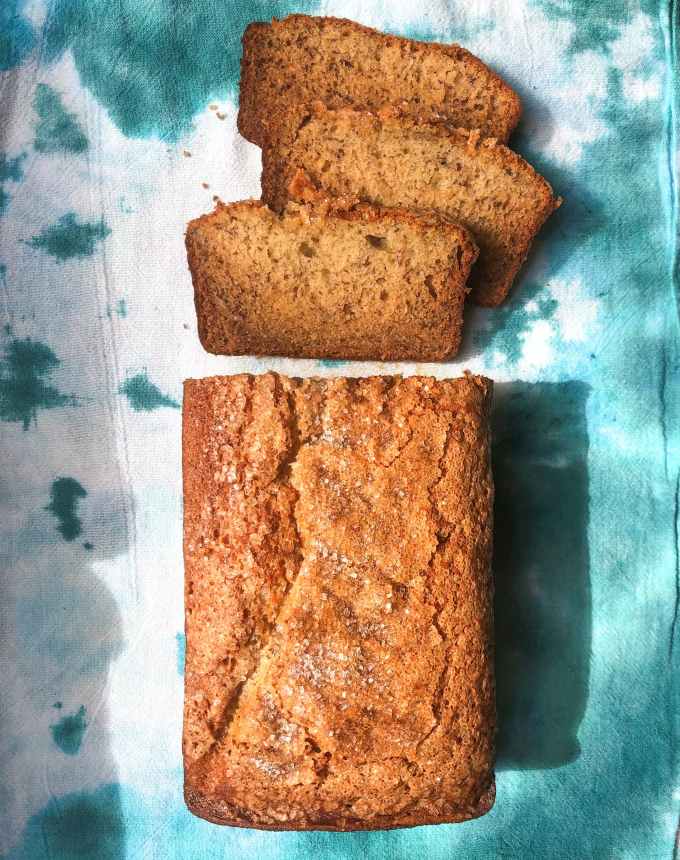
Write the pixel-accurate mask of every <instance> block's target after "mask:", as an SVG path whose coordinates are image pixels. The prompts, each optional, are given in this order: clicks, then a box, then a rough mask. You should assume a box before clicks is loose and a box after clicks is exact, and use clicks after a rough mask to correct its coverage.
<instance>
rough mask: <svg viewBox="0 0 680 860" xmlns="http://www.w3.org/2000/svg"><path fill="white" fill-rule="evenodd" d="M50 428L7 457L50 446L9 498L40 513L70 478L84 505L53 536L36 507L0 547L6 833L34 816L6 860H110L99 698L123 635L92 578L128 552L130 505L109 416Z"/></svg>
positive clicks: (114, 807)
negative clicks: (5, 615)
mask: <svg viewBox="0 0 680 860" xmlns="http://www.w3.org/2000/svg"><path fill="white" fill-rule="evenodd" d="M55 416H56V412H55ZM58 419H59V422H58V426H57V425H56V424H54V425H53V426H52V427H51V428H50V430H49V431H48V433H46V432H45V428H44V427H40V424H41V423H42V422H43V421H45V422H46V420H47V419H45V418H44V413H41V414H39V415H38V417H37V419H36V420H37V424H38V426H37V427H35V426H34V427H31V428H30V429H28V430H27V431H26V432H25V433H23V431H21V430H19V433H20V434H21V435H20V436H19V437H18V439H17V442H16V445H15V448H14V451H15V453H14V455H13V456H16V457H29V456H30V452H31V450H33V446H37V445H39V444H42V445H45V444H47V445H49V446H50V448H49V450H48V452H47V456H48V462H49V466H48V468H49V470H50V471H51V470H52V469H53V472H52V474H50V473H49V472H48V471H47V469H46V468H44V467H40V468H36V469H35V471H34V472H33V473H31V472H30V470H27V474H28V478H27V485H26V486H23V487H17V488H16V489H17V490H18V491H19V492H20V493H21V492H25V497H26V498H35V499H38V498H41V497H42V496H43V493H44V501H45V503H48V502H49V501H50V483H51V481H53V480H56V479H57V478H59V477H64V476H65V475H73V476H75V477H74V480H75V479H77V480H78V481H79V484H80V485H81V486H82V487H83V488H84V489H85V490H86V495H82V496H81V498H80V499H79V502H78V505H77V507H76V509H75V511H74V515H77V520H81V521H80V522H79V523H78V522H77V520H70V521H69V522H68V523H67V528H64V524H63V521H62V532H63V533H62V534H60V531H59V526H60V522H59V519H58V517H57V516H55V514H54V510H47V509H46V506H44V505H43V504H42V503H41V502H37V503H36V504H34V505H32V510H31V509H29V510H27V511H25V512H24V521H23V524H22V525H21V527H20V528H19V529H18V530H16V531H14V532H13V533H12V536H11V540H10V541H7V542H5V547H8V552H7V554H6V555H5V556H4V557H3V558H2V561H3V565H2V566H3V569H4V570H5V571H7V579H6V590H5V592H4V594H5V599H6V600H7V605H8V606H9V607H10V609H11V618H12V622H11V624H10V625H8V627H7V628H6V631H7V635H5V636H2V637H0V660H1V661H2V662H3V665H5V666H7V667H8V671H7V673H6V676H5V678H4V683H5V688H4V689H5V697H4V701H3V705H4V707H3V709H2V714H1V715H0V730H1V731H2V737H4V738H5V739H7V742H6V743H4V744H2V745H1V747H0V765H1V770H2V773H3V783H4V788H0V809H2V810H3V815H2V816H0V821H1V820H2V818H3V817H4V815H5V813H6V814H7V819H6V824H9V823H10V822H12V821H22V820H23V818H24V815H25V810H26V809H27V808H28V809H29V810H37V811H35V812H33V814H32V815H31V816H30V817H29V818H28V820H27V822H26V824H25V826H24V827H23V831H22V832H21V833H20V834H17V836H18V841H17V836H14V837H13V838H12V843H11V844H12V846H13V847H11V850H10V851H9V853H8V854H7V855H6V857H7V860H15V858H16V860H23V858H26V857H31V858H36V860H41V858H52V857H76V856H77V857H83V858H90V857H92V858H94V857H96V858H101V860H118V858H120V857H123V856H125V844H126V838H125V824H124V819H123V808H122V800H121V788H120V785H119V783H118V780H117V775H116V765H115V761H114V758H113V754H112V751H111V748H110V734H109V719H108V708H107V705H106V699H105V697H106V687H107V678H108V674H109V667H110V665H111V662H112V661H113V660H115V659H116V657H117V656H118V655H119V654H120V652H121V651H122V648H123V629H122V621H121V615H120V611H119V608H118V605H117V602H116V600H115V598H114V596H113V595H112V593H111V591H110V590H109V588H108V587H107V585H106V584H105V583H104V582H103V581H102V579H101V578H100V577H99V576H98V575H97V572H96V566H97V564H98V563H99V564H101V563H102V562H104V561H106V560H110V559H113V558H115V557H117V556H119V555H121V554H124V553H126V552H127V549H128V530H127V514H126V507H127V506H128V502H127V495H126V493H125V492H124V489H123V486H122V481H121V477H120V475H119V471H118V466H117V455H116V448H115V440H114V437H113V428H112V426H111V421H110V416H109V410H108V408H106V407H105V406H104V405H94V404H92V405H84V406H83V407H82V408H80V407H77V406H71V407H67V408H66V409H64V410H60V414H59V416H58ZM41 431H42V432H41ZM39 440H40V441H39ZM43 462H47V461H43ZM31 483H34V486H30V484H31ZM67 515H68V514H67ZM64 535H65V536H64ZM9 832H10V828H9V827H8V829H7V831H6V834H7V833H9ZM12 832H13V829H12Z"/></svg>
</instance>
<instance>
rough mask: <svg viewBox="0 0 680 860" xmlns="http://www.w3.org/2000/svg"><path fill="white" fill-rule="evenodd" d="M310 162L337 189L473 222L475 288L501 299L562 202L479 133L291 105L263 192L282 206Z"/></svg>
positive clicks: (488, 298)
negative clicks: (294, 179) (295, 179)
mask: <svg viewBox="0 0 680 860" xmlns="http://www.w3.org/2000/svg"><path fill="white" fill-rule="evenodd" d="M298 169H303V170H304V171H305V172H306V173H307V175H308V176H309V178H310V179H311V180H312V182H314V183H315V184H316V185H318V186H319V187H321V188H323V189H324V190H325V191H327V192H328V193H329V194H333V195H340V196H342V195H348V194H349V195H354V196H358V197H359V198H360V199H362V200H366V201H369V202H371V203H374V204H379V205H382V206H401V207H407V208H410V209H414V210H418V209H420V210H424V209H432V210H436V211H437V212H440V213H443V214H445V215H447V216H448V217H450V218H452V219H454V220H456V221H458V222H459V223H461V224H463V225H464V226H466V227H467V228H468V229H469V230H470V231H471V232H472V234H473V235H474V237H475V241H476V242H477V244H478V246H479V250H480V254H479V261H478V263H477V265H476V266H475V268H474V270H473V273H472V277H471V279H470V286H471V288H472V298H473V299H474V300H475V301H476V302H478V303H479V304H482V305H497V304H500V303H501V302H502V301H503V299H504V298H505V296H506V295H507V293H508V291H509V290H510V287H511V286H512V282H513V280H514V278H515V277H516V275H517V273H518V271H519V269H520V267H521V265H522V263H523V262H524V260H525V258H526V256H527V254H528V252H529V249H530V247H531V243H532V241H533V239H534V237H535V235H536V233H537V232H538V230H539V229H540V228H541V226H542V224H543V223H544V221H545V220H546V218H548V216H549V215H550V214H551V212H553V211H554V209H555V208H556V207H557V206H558V205H559V203H560V201H559V200H558V199H557V198H556V197H555V195H554V193H553V191H552V188H551V187H550V185H549V184H548V183H547V182H546V181H545V179H543V177H541V176H540V175H539V174H538V173H537V172H536V171H535V170H534V169H533V168H532V167H531V166H530V165H529V164H527V162H526V161H524V159H523V158H521V157H520V156H519V155H517V154H516V153H514V152H512V151H511V150H510V149H508V148H507V147H505V146H503V145H501V144H499V143H497V142H496V141H494V140H492V139H482V138H480V136H479V134H478V133H475V132H468V131H465V130H462V129H452V128H450V127H448V126H446V125H444V124H442V123H428V122H421V121H418V120H413V119H411V118H409V117H406V116H403V115H401V114H399V113H398V112H394V111H384V112H382V113H381V114H380V115H376V114H372V113H369V112H365V111H353V110H348V109H343V110H338V111H328V110H326V109H325V108H324V107H323V106H322V105H321V104H319V103H316V104H315V105H313V106H312V107H309V108H307V109H306V110H303V109H301V108H297V109H295V110H294V111H292V112H291V113H290V114H289V116H288V118H287V120H286V122H285V123H281V124H280V126H279V133H278V134H277V135H272V136H270V138H269V139H268V142H267V145H266V146H265V148H264V150H263V173H262V196H263V199H264V200H265V201H266V202H267V203H269V205H270V206H272V207H273V208H275V209H280V208H281V206H282V205H284V203H285V201H286V199H287V197H288V184H289V182H290V177H291V176H292V174H293V173H294V172H295V171H296V170H298Z"/></svg>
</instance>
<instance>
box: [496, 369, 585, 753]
mask: <svg viewBox="0 0 680 860" xmlns="http://www.w3.org/2000/svg"><path fill="white" fill-rule="evenodd" d="M588 392H589V388H588V386H587V385H586V384H584V383H581V382H563V383H536V384H528V383H521V382H520V383H508V384H499V385H497V386H496V388H495V407H494V419H493V433H494V441H493V465H494V479H495V484H496V504H495V535H494V575H495V582H496V599H495V619H496V620H495V626H496V684H497V704H498V726H499V731H498V740H497V743H498V762H497V768H498V769H499V770H515V769H519V770H523V769H532V768H551V767H559V766H560V765H563V764H567V763H568V762H570V761H573V760H574V759H575V758H577V757H578V755H579V753H580V747H579V742H578V729H579V725H580V723H581V720H582V719H583V715H584V713H585V708H586V702H587V699H588V677H589V660H590V648H591V626H592V621H591V593H590V577H589V554H588V535H587V529H588V470H587V455H588V434H587V429H586V414H585V407H586V402H587V398H588Z"/></svg>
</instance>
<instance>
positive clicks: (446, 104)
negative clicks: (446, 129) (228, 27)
mask: <svg viewBox="0 0 680 860" xmlns="http://www.w3.org/2000/svg"><path fill="white" fill-rule="evenodd" d="M315 98H318V99H320V100H321V101H323V102H324V103H325V104H326V105H327V106H328V107H331V108H337V107H357V108H362V109H363V108H366V109H370V110H375V109H378V108H381V107H383V106H384V105H386V104H402V105H403V106H404V107H405V109H406V110H407V111H408V112H409V113H410V114H413V115H417V116H424V117H428V118H432V117H437V116H441V117H444V118H445V119H446V120H448V121H450V122H451V123H453V125H456V126H461V127H463V128H477V129H481V131H482V133H483V134H485V135H487V136H490V137H497V138H498V139H499V140H503V141H505V140H507V139H508V137H509V136H510V133H511V132H512V130H513V129H514V127H515V126H516V125H517V122H518V121H519V117H520V113H521V102H520V99H519V96H518V95H517V94H516V93H515V92H514V91H513V90H512V89H511V88H510V87H509V86H508V85H507V84H506V83H505V81H503V80H502V78H500V77H499V76H498V75H497V74H496V73H495V72H493V71H491V69H489V68H488V67H487V66H485V65H484V63H483V62H482V61H481V60H479V59H477V57H475V56H473V55H472V54H470V53H469V52H468V51H466V50H464V49H463V48H461V47H459V46H458V45H442V44H438V43H435V42H416V41H413V40H412V39H403V38H400V37H398V36H390V35H387V34H385V33H380V32H378V31H377V30H373V29H371V28H370V27H364V26H362V25H361V24H357V23H355V22H354V21H348V20H346V19H342V18H315V17H310V16H308V15H290V16H289V17H288V18H284V19H283V20H281V21H279V20H276V19H274V20H273V21H272V22H271V24H265V23H261V22H255V23H252V24H250V25H249V26H248V27H247V28H246V31H245V33H244V35H243V55H242V59H241V89H240V110H239V115H238V128H239V131H240V132H241V134H242V135H243V136H244V137H245V138H247V139H248V140H250V141H252V142H253V143H257V144H258V145H260V146H262V144H263V143H264V141H265V139H266V137H267V134H268V131H269V129H270V128H271V126H272V123H275V122H276V120H277V117H278V116H279V114H280V113H281V112H282V111H283V112H285V109H286V108H287V107H290V106H291V105H294V104H297V103H303V104H304V103H308V102H309V101H311V99H315Z"/></svg>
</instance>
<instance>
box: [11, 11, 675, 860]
mask: <svg viewBox="0 0 680 860" xmlns="http://www.w3.org/2000/svg"><path fill="white" fill-rule="evenodd" d="M289 11H309V12H317V13H326V14H336V15H344V16H347V17H351V18H355V19H358V20H361V21H362V22H364V23H366V24H371V25H374V26H377V27H380V28H383V29H386V30H389V31H392V32H396V33H402V34H406V35H410V36H414V37H418V38H424V39H436V40H443V41H460V42H461V43H463V44H464V45H466V46H467V47H469V48H470V49H471V50H472V51H474V52H475V53H476V54H478V55H479V56H481V57H482V58H483V59H485V60H486V61H487V62H489V63H490V64H491V65H493V66H494V67H495V68H497V69H498V70H499V71H500V72H501V73H502V74H503V75H504V76H506V77H507V79H508V80H509V81H510V82H511V83H512V84H513V85H514V86H515V87H516V88H517V89H518V91H519V92H520V93H521V95H522V97H523V99H524V103H525V113H524V118H523V120H522V123H521V125H520V128H519V129H518V132H517V134H516V135H515V137H514V140H513V145H514V146H515V147H516V148H517V149H518V150H519V151H520V152H522V153H523V154H524V155H525V156H526V157H527V158H529V159H530V161H531V162H532V163H533V164H535V165H536V166H537V167H538V168H539V169H540V170H541V171H542V172H543V173H544V174H545V175H546V176H547V177H548V178H549V180H550V181H551V182H552V183H553V185H554V187H555V189H556V190H557V191H558V192H559V193H560V194H562V195H563V196H564V198H565V202H564V205H563V206H562V208H561V209H560V210H559V211H558V212H557V213H556V214H555V216H554V217H553V218H552V219H551V221H550V223H549V224H548V226H547V227H546V229H545V230H544V231H543V233H542V234H541V237H540V239H539V241H538V242H537V243H536V247H535V250H534V252H533V253H532V256H531V259H530V261H529V263H528V265H527V266H526V268H525V269H524V271H523V274H522V277H521V279H520V281H519V283H518V284H517V286H516V288H515V290H514V291H513V293H512V296H511V299H510V300H509V302H508V303H507V304H506V305H505V306H503V307H501V308H499V309H496V310H481V309H478V310H471V311H470V313H469V314H468V318H467V320H466V339H465V346H464V349H463V352H462V354H461V356H459V358H458V359H457V360H456V362H454V363H449V364H444V365H413V364H406V365H391V364H387V365H378V364H354V363H343V362H333V363H330V362H314V361H299V362H295V361H286V360H271V361H265V360H254V359H245V358H244V359H220V358H216V357H214V356H208V355H206V354H205V353H204V352H203V351H202V349H201V347H200V345H199V343H198V340H197V336H196V328H195V318H194V311H193V296H192V290H191V285H190V280H189V276H188V272H187V269H186V263H185V255H184V248H183V231H184V228H185V225H186V223H187V221H188V220H189V219H190V218H192V217H195V216H196V215H198V214H200V213H203V212H205V211H207V210H209V209H210V208H211V206H212V196H213V195H214V194H217V195H219V196H220V197H222V198H223V199H225V200H230V199H238V198H241V197H246V196H251V195H257V194H258V191H259V186H258V182H259V164H260V162H259V151H258V150H257V149H256V148H255V147H253V146H251V145H250V144H247V143H246V142H245V141H243V140H242V139H241V138H239V137H238V135H237V133H236V126H235V119H236V95H237V84H238V60H239V50H240V47H239V39H240V34H241V32H242V30H243V28H244V26H245V25H246V24H247V23H248V21H250V20H251V19H254V18H269V17H271V16H272V15H278V16H281V15H284V14H286V13H287V12H289ZM676 15H677V13H676V9H675V6H674V4H673V3H672V2H661V0H639V2H638V0H606V2H599V3H590V2H585V0H584V2H581V0H559V2H558V0H554V2H553V0H516V2H513V3H507V2H504V0H475V2H472V3H471V2H462V0H461V2H452V0H423V2H422V3H417V4H416V3H411V2H406V0H400V2H396V0H395V2H389V3H387V2H382V0H362V2H359V0H317V2H301V3H300V4H298V5H296V6H293V5H292V4H289V3H287V2H284V0H278V2H267V0H258V2H255V0H252V2H248V0H239V2H227V0H217V2H216V0H194V2H192V3H182V4H180V3H177V2H172V0H167V2H164V3H158V2H152V0H114V2H110V0H109V2H104V0H42V2H41V0H31V2H29V0H5V2H4V3H2V4H0V117H2V120H1V121H0V296H1V308H2V316H3V319H2V321H1V322H2V328H1V329H0V434H1V437H2V439H1V442H0V446H1V447H0V449H1V450H2V453H3V468H2V473H1V475H0V482H1V485H2V491H1V499H0V531H1V533H2V540H1V542H0V552H1V553H2V580H1V582H2V599H1V600H0V613H1V614H0V649H1V656H0V659H1V664H0V665H1V666H2V670H1V674H2V693H3V695H2V705H1V707H0V720H1V726H2V731H1V732H0V774H1V778H0V855H2V856H3V857H5V858H7V860H43V858H45V860H67V858H98V860H100V858H104V860H108V858H111V859H112V860H113V859H114V858H116V860H117V858H135V860H136V858H162V860H169V858H177V860H193V858H197V860H198V858H208V857H230V858H257V860H280V859H281V860H284V858H285V860H302V858H307V857H314V858H331V857H333V858H348V860H354V858H362V860H363V858H371V860H372V859H373V858H375V860H394V858H400V860H401V858H405V860H406V858H408V860H411V858H421V857H422V858H432V860H451V858H473V860H477V858H479V860H482V858H484V860H486V858H497V857H503V858H517V860H524V858H533V857H537V858H574V860H580V858H591V857H593V858H630V860H656V858H669V860H670V858H672V857H674V856H676V854H674V852H676V851H677V849H676V847H675V846H676V832H677V824H678V814H679V810H680V779H679V777H678V752H677V750H678V744H677V740H678V713H679V706H680V702H679V699H678V683H677V680H676V679H677V675H678V668H679V661H678V654H679V653H680V640H679V639H678V633H677V623H678V622H677V615H678V599H679V593H680V592H679V584H678V571H679V566H678V508H679V484H678V474H679V467H680V450H679V445H678V442H679V439H680V431H679V427H678V407H679V405H680V404H679V401H680V384H679V372H680V367H679V365H680V351H679V341H678V307H677V279H676V275H677V261H676V245H677V238H678V237H677V226H678V225H677V200H676V187H677V186H676V182H677V137H676V131H677V125H676V120H677V107H678V106H677V101H676V93H675V90H674V79H675V72H676V68H675V59H676V58H675V46H676V38H677V30H676V27H677V20H676ZM268 367H271V368H274V369H277V370H280V371H283V372H286V373H296V374H321V375H331V374H335V373H342V374H355V375H356V374H363V373H376V372H394V371H400V372H403V373H414V372H420V373H433V374H436V375H439V376H446V375H455V374H458V373H459V372H460V371H461V370H462V369H464V368H470V369H471V370H473V371H477V372H482V373H486V374H487V375H489V376H491V377H493V378H494V379H495V380H496V381H497V397H496V411H495V418H494V424H495V426H494V432H495V442H494V461H495V473H496V482H497V497H498V502H497V539H496V561H495V573H496V582H497V601H496V615H497V640H498V647H497V671H498V708H499V719H500V731H499V762H498V778H497V783H498V796H497V802H496V806H495V808H494V809H493V811H492V812H491V813H490V814H489V815H487V816H486V817H485V818H483V819H481V820H478V821H474V822H469V823H466V824H463V825H453V826H448V825H447V826H439V827H424V828H416V829H414V830H399V831H392V832H385V833H359V834H324V833H302V834H296V833H284V834H275V833H260V832H257V831H248V830H232V829H224V828H218V827H214V826H212V825H210V824H207V823H206V822H203V821H200V820H198V819H196V818H194V817H192V816H191V815H190V814H189V813H188V812H187V811H186V809H185V807H184V805H183V801H182V768H181V760H180V735H181V703H182V671H183V654H184V638H183V624H182V611H183V605H182V563H181V483H180V420H181V413H180V409H179V405H180V401H181V381H182V379H183V378H184V377H187V376H201V375H206V374H210V373H228V372H238V371H244V370H248V371H255V372H259V371H262V370H264V369H265V368H268Z"/></svg>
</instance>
